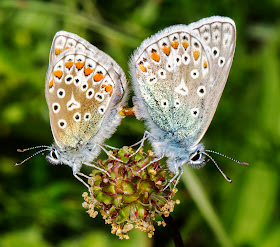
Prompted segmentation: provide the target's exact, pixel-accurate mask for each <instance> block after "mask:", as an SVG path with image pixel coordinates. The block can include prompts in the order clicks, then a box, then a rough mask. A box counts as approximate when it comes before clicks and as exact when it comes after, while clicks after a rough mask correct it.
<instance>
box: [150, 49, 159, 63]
mask: <svg viewBox="0 0 280 247" xmlns="http://www.w3.org/2000/svg"><path fill="white" fill-rule="evenodd" d="M151 58H152V59H153V60H155V61H156V62H158V61H159V55H158V54H157V53H156V52H155V51H154V52H152V54H151Z"/></svg>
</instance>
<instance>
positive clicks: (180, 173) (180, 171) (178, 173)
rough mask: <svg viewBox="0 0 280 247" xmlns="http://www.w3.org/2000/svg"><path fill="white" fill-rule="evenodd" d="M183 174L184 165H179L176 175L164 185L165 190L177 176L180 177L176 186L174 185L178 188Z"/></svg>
mask: <svg viewBox="0 0 280 247" xmlns="http://www.w3.org/2000/svg"><path fill="white" fill-rule="evenodd" d="M182 174H183V167H181V166H180V167H178V168H177V169H176V173H175V176H174V177H173V178H171V179H170V180H169V182H168V184H167V185H166V186H165V187H164V189H163V190H166V189H167V188H168V187H169V186H170V184H171V183H172V182H173V181H174V180H175V179H176V178H178V179H177V181H176V183H175V186H174V187H173V189H175V188H176V185H177V184H178V182H179V180H180V178H181V176H182Z"/></svg>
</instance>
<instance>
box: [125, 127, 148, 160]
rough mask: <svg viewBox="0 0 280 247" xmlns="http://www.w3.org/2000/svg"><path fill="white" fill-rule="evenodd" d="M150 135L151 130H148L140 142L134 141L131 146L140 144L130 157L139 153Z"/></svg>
mask: <svg viewBox="0 0 280 247" xmlns="http://www.w3.org/2000/svg"><path fill="white" fill-rule="evenodd" d="M149 135H151V134H150V132H149V131H147V130H146V131H145V132H144V136H143V138H142V139H141V140H140V141H139V142H136V143H134V144H133V145H131V146H130V147H134V146H137V145H138V144H140V146H139V147H138V148H137V150H136V151H135V152H134V153H133V154H131V155H129V157H132V156H133V155H135V154H137V153H138V152H139V151H140V149H141V148H142V147H143V145H144V141H145V140H146V139H147V138H148V136H149Z"/></svg>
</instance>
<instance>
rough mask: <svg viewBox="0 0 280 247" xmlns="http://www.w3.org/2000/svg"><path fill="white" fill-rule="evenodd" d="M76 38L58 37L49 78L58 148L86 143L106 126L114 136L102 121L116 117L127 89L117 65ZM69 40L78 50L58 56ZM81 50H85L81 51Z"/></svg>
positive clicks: (66, 51)
mask: <svg viewBox="0 0 280 247" xmlns="http://www.w3.org/2000/svg"><path fill="white" fill-rule="evenodd" d="M61 34H63V36H61ZM65 35H69V36H70V37H68V38H66V37H65ZM72 36H73V37H74V38H76V41H75V39H74V38H73V37H72ZM61 37H63V38H61ZM77 37H78V36H77V35H74V34H70V33H67V32H59V33H58V34H57V35H56V36H55V38H54V41H53V45H52V48H51V54H50V65H49V69H48V73H47V77H46V87H45V91H46V99H47V103H48V106H49V112H50V121H51V128H52V132H53V136H54V139H55V142H56V144H57V145H58V146H59V147H63V146H71V147H75V146H76V145H77V144H78V143H81V142H84V143H87V142H88V141H89V140H90V139H92V138H93V137H94V136H95V135H96V133H97V132H98V131H99V130H100V129H101V127H105V126H106V128H107V129H108V131H107V132H112V131H113V130H114V128H113V127H112V131H110V124H111V122H108V123H104V122H103V121H104V119H105V118H106V117H107V116H108V114H109V115H110V114H111V115H110V118H113V117H114V116H112V112H111V111H113V110H114V113H113V114H116V112H117V109H116V108H118V107H117V106H118V105H119V104H120V102H121V101H122V98H123V96H124V90H125V88H126V79H125V75H124V73H123V71H122V70H121V68H120V67H119V66H118V65H117V64H116V62H115V61H114V60H113V59H112V58H110V57H109V56H108V55H106V54H105V53H103V52H101V51H99V50H98V49H97V48H96V47H94V46H92V45H91V44H89V43H88V42H87V41H84V40H82V39H81V38H79V37H78V38H79V39H78V38H77ZM57 40H59V41H60V42H58V41H57ZM61 40H64V43H63V42H61ZM69 40H70V41H71V42H70V43H71V44H76V46H72V47H71V48H69V49H65V48H64V49H62V48H61V49H62V51H61V50H59V51H61V52H60V53H59V54H57V53H58V52H56V50H57V49H58V48H57V44H61V43H63V47H65V46H66V44H67V42H68V41H69ZM74 41H75V42H74ZM68 43H69V42H68ZM82 43H83V44H82ZM86 43H88V44H86ZM86 45H87V46H86ZM82 46H83V47H86V49H81V48H80V47H82ZM61 47H62V46H61ZM102 124H103V125H102ZM104 138H105V137H104Z"/></svg>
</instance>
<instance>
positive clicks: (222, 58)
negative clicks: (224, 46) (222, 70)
mask: <svg viewBox="0 0 280 247" xmlns="http://www.w3.org/2000/svg"><path fill="white" fill-rule="evenodd" d="M224 64H225V58H224V57H220V58H219V61H218V65H219V66H220V67H223V66H224Z"/></svg>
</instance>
